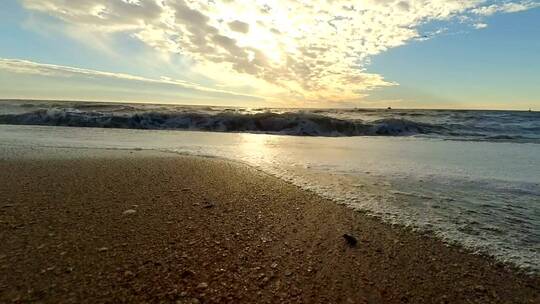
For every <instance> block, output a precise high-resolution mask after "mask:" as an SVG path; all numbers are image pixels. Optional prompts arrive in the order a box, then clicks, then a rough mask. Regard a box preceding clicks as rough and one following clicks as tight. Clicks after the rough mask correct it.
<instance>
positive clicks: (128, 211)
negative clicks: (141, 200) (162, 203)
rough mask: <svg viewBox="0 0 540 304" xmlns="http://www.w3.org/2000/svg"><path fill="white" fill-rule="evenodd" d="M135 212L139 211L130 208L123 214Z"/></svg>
mask: <svg viewBox="0 0 540 304" xmlns="http://www.w3.org/2000/svg"><path fill="white" fill-rule="evenodd" d="M135 213H137V211H136V210H134V209H128V210H126V211H124V212H122V214H124V215H130V214H135Z"/></svg>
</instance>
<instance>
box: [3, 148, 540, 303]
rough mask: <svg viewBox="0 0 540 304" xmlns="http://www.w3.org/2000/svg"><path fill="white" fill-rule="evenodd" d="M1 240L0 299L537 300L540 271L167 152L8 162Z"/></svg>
mask: <svg viewBox="0 0 540 304" xmlns="http://www.w3.org/2000/svg"><path fill="white" fill-rule="evenodd" d="M3 151H4V152H6V151H7V150H3ZM43 153H45V154H47V153H49V154H47V155H53V156H52V157H49V156H47V157H45V156H43V155H44V154H43ZM4 154H6V155H7V154H8V153H4ZM12 154H13V153H12ZM344 234H349V235H352V236H354V237H355V238H356V239H357V241H358V242H357V244H356V246H350V245H349V244H348V243H347V242H346V240H345V239H344V238H343V235H344ZM0 243H1V244H2V245H1V246H0V302H1V303H27V302H39V303H122V302H129V303H539V302H540V287H539V286H540V278H539V277H538V276H535V277H531V276H527V275H525V274H522V273H520V272H518V271H517V270H515V269H512V268H510V267H508V266H505V265H503V264H500V263H497V262H495V260H493V259H491V258H489V257H485V256H480V255H473V254H471V253H469V252H467V251H466V250H464V249H462V248H460V247H456V246H448V245H446V244H444V243H443V242H441V241H438V240H436V239H433V238H431V237H429V236H426V235H421V234H418V233H414V232H412V231H410V230H408V229H405V228H402V227H397V226H391V225H388V224H385V223H382V222H381V221H379V220H378V219H376V218H372V217H368V216H366V215H365V214H362V213H360V212H356V211H352V210H350V209H347V208H346V207H343V206H340V205H338V204H336V203H334V202H331V201H328V200H325V199H323V198H320V197H319V196H317V195H315V194H313V193H310V192H306V191H304V190H300V189H299V188H297V187H295V186H293V185H291V184H288V183H286V182H284V181H282V180H280V179H277V178H274V177H272V176H269V175H267V174H264V173H261V172H260V171H257V170H255V169H253V168H251V167H248V166H246V165H243V164H239V163H234V162H229V161H224V160H220V159H211V158H201V157H187V156H178V155H175V154H170V153H169V154H167V153H158V152H148V151H120V150H118V151H112V150H111V151H107V150H85V151H82V152H81V151H73V150H69V149H55V150H54V151H52V150H51V151H47V149H42V150H41V151H30V152H28V153H27V154H25V153H23V152H21V153H19V154H16V155H15V156H10V157H6V158H4V159H3V160H1V161H0Z"/></svg>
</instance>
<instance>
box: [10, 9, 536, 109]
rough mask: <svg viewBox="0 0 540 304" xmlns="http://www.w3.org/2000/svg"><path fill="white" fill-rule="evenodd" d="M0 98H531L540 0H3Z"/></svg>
mask: <svg viewBox="0 0 540 304" xmlns="http://www.w3.org/2000/svg"><path fill="white" fill-rule="evenodd" d="M0 98H4V99H57V100H94V101H116V102H152V103H179V104H207V105H230V106H248V107H332V108H333V107H387V106H392V107H396V108H463V109H521V110H523V109H528V108H533V109H539V108H540V0H514V1H511V0H498V1H495V0H432V1H426V0H408V1H407V0H365V1H349V0H320V1H307V0H287V1H285V0H274V1H270V0H204V1H203V0H199V1H194V0H77V1H70V0H2V1H0Z"/></svg>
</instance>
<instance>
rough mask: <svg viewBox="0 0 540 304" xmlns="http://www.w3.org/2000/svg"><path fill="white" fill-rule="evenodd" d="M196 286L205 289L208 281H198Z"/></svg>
mask: <svg viewBox="0 0 540 304" xmlns="http://www.w3.org/2000/svg"><path fill="white" fill-rule="evenodd" d="M197 288H198V289H206V288H208V283H205V282H202V283H199V285H197Z"/></svg>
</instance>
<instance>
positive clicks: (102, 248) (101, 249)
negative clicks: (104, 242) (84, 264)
mask: <svg viewBox="0 0 540 304" xmlns="http://www.w3.org/2000/svg"><path fill="white" fill-rule="evenodd" d="M107 250H109V248H107V247H101V248H98V251H99V252H105V251H107Z"/></svg>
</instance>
